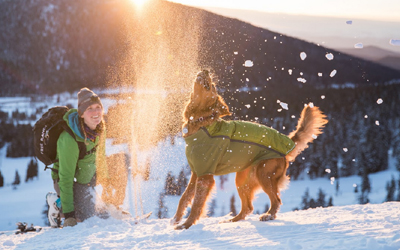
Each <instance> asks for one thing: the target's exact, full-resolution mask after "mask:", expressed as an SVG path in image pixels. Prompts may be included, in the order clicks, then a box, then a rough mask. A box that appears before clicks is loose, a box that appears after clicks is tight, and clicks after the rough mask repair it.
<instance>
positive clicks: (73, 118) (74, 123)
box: [64, 109, 85, 140]
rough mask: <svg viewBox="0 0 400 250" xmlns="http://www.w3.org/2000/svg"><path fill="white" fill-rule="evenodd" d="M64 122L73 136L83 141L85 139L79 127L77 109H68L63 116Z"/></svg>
mask: <svg viewBox="0 0 400 250" xmlns="http://www.w3.org/2000/svg"><path fill="white" fill-rule="evenodd" d="M64 121H66V122H67V124H68V126H69V127H70V128H71V129H72V131H73V132H74V134H75V135H76V136H77V137H78V138H79V139H82V140H84V139H85V137H84V135H83V133H82V130H81V128H80V126H79V114H78V110H77V109H70V110H68V111H67V113H65V115H64Z"/></svg>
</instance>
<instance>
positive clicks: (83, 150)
mask: <svg viewBox="0 0 400 250" xmlns="http://www.w3.org/2000/svg"><path fill="white" fill-rule="evenodd" d="M61 126H62V128H63V129H64V130H65V131H66V132H67V133H68V134H69V135H70V136H72V138H74V140H75V141H76V143H77V144H78V148H79V157H78V160H81V159H83V158H85V156H86V155H90V154H93V153H95V152H96V150H97V146H98V145H96V146H94V147H93V148H92V149H91V150H89V151H86V145H85V143H84V142H82V141H77V140H76V138H75V134H74V132H72V129H71V128H70V127H69V126H68V125H67V123H65V121H62V122H61ZM46 169H51V170H52V171H55V172H56V173H58V170H57V169H54V168H51V167H48V166H45V168H44V170H46Z"/></svg>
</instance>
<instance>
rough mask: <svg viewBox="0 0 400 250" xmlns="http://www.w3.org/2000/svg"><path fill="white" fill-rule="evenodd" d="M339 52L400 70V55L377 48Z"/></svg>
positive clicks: (369, 47)
mask: <svg viewBox="0 0 400 250" xmlns="http://www.w3.org/2000/svg"><path fill="white" fill-rule="evenodd" d="M338 50H339V51H341V52H343V53H346V54H349V55H352V56H355V57H358V58H362V59H365V60H368V61H373V62H376V63H379V64H382V65H384V66H387V67H390V68H393V69H396V70H400V53H396V52H393V51H389V50H385V49H381V48H378V47H375V46H367V47H364V48H362V49H356V48H352V49H340V48H339V49H338Z"/></svg>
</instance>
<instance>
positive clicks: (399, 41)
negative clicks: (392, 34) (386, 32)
mask: <svg viewBox="0 0 400 250" xmlns="http://www.w3.org/2000/svg"><path fill="white" fill-rule="evenodd" d="M389 44H390V45H393V46H400V39H390V41H389Z"/></svg>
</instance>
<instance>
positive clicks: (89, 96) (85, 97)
mask: <svg viewBox="0 0 400 250" xmlns="http://www.w3.org/2000/svg"><path fill="white" fill-rule="evenodd" d="M95 103H98V104H100V106H101V107H103V104H102V103H101V101H100V97H99V96H98V95H96V94H95V93H94V92H93V91H91V90H90V89H88V88H82V89H81V90H80V91H79V92H78V114H79V116H81V115H82V114H83V113H84V112H85V110H86V109H87V108H88V107H89V106H90V105H92V104H95Z"/></svg>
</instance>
